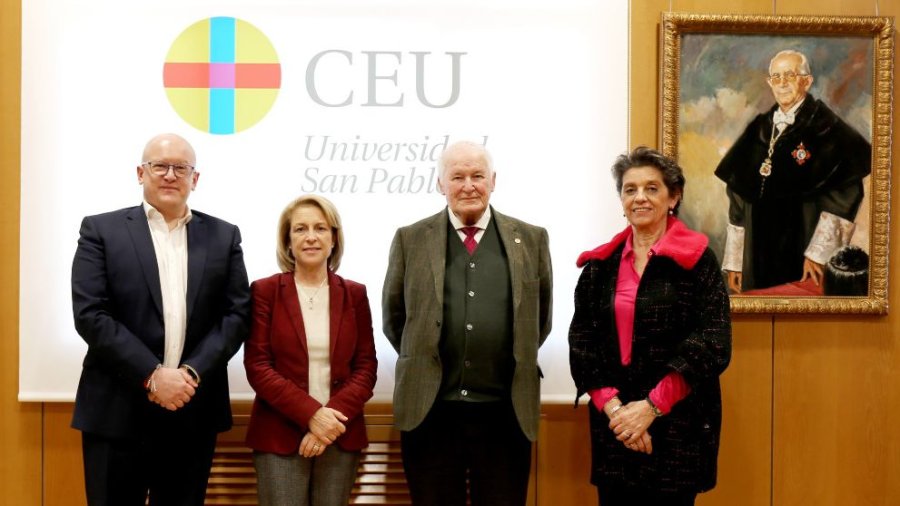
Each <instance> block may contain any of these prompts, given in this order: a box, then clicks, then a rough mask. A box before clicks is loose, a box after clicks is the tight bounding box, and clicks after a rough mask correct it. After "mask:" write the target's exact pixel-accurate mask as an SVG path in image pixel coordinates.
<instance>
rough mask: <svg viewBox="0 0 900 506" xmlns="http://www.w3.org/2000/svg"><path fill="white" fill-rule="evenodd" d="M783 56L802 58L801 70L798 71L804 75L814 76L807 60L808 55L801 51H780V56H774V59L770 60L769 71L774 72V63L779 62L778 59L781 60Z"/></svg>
mask: <svg viewBox="0 0 900 506" xmlns="http://www.w3.org/2000/svg"><path fill="white" fill-rule="evenodd" d="M782 56H797V57H799V58H800V68H799V69H797V70H799V71H800V73H802V74H809V75H812V71H811V70H810V69H809V60H808V59H807V58H806V55H805V54H803V53H801V52H800V51H795V50H793V49H785V50H783V51H779V52H778V54H776V55H775V56H773V57H772V59H771V60H769V71H771V70H772V63H774V62H775V60H777V59H778V58H780V57H782Z"/></svg>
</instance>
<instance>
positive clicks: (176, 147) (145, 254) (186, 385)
mask: <svg viewBox="0 0 900 506" xmlns="http://www.w3.org/2000/svg"><path fill="white" fill-rule="evenodd" d="M195 160H196V158H195V155H194V150H193V148H191V146H190V144H188V143H187V141H185V140H184V139H182V138H181V137H178V136H176V135H172V134H164V135H160V136H157V137H154V138H153V139H151V140H150V142H149V143H148V144H147V146H146V148H145V149H144V154H143V158H142V160H141V164H140V165H139V166H138V167H137V177H138V181H139V183H140V184H141V185H142V186H143V189H144V192H143V193H144V201H143V203H142V204H141V205H139V206H135V207H131V208H126V209H121V210H118V211H113V212H109V213H105V214H100V215H96V216H88V217H86V218H85V219H84V221H83V222H82V225H81V237H80V238H79V240H78V249H77V250H76V252H75V260H74V262H73V265H72V304H73V310H74V315H75V327H76V329H77V330H78V333H79V334H80V335H81V337H82V338H84V340H85V342H86V343H87V345H88V351H87V355H86V356H85V358H84V366H83V370H82V373H81V380H80V382H79V384H78V393H77V395H76V399H75V414H74V418H73V420H72V427H74V428H76V429H78V430H80V431H82V446H83V452H84V471H85V486H86V491H87V500H88V504H89V505H90V506H102V505H108V506H130V505H134V506H138V505H141V506H143V505H144V504H145V502H146V500H147V497H148V494H149V498H150V504H151V505H154V506H157V505H159V506H163V505H164V506H173V505H175V506H178V505H185V506H188V505H191V506H201V505H202V504H203V502H204V497H205V494H206V484H207V480H208V477H209V471H210V466H211V463H212V455H213V451H214V449H215V444H216V434H217V433H218V432H222V431H225V430H228V429H229V428H230V427H231V406H230V401H229V396H228V377H227V371H226V365H227V363H228V359H229V358H231V356H232V355H234V353H235V352H236V351H237V350H238V349H239V348H240V346H241V343H242V342H243V341H244V339H245V338H246V336H247V332H248V322H249V311H250V307H249V306H250V294H249V286H248V284H247V273H246V270H245V268H244V260H243V254H242V252H241V235H240V232H239V230H238V228H237V227H236V226H234V225H231V224H229V223H226V222H224V221H222V220H219V219H217V218H214V217H212V216H209V215H207V214H204V213H200V212H198V211H192V210H190V209H189V208H188V206H187V199H188V196H189V195H190V193H191V192H192V191H193V190H194V188H195V187H196V185H197V181H198V179H199V177H200V174H199V172H197V170H196V169H195V168H194V167H195V164H196V162H195Z"/></svg>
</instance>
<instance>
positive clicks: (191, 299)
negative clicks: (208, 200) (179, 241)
mask: <svg viewBox="0 0 900 506" xmlns="http://www.w3.org/2000/svg"><path fill="white" fill-rule="evenodd" d="M208 242H209V241H208V233H207V227H206V222H205V221H204V220H203V217H202V216H198V215H197V214H194V215H193V216H192V217H191V221H189V222H188V224H187V247H188V275H187V277H188V281H187V300H186V304H187V321H188V322H190V321H191V315H192V314H193V312H194V311H193V310H194V303H195V302H196V301H197V295H198V294H199V293H200V285H201V283H202V282H203V271H204V267H205V266H206V253H207V247H208Z"/></svg>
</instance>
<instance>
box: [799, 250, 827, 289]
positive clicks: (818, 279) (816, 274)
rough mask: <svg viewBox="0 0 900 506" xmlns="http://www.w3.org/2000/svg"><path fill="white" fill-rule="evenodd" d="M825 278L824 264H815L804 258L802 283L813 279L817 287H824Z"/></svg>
mask: <svg viewBox="0 0 900 506" xmlns="http://www.w3.org/2000/svg"><path fill="white" fill-rule="evenodd" d="M824 277H825V270H824V266H823V265H822V264H820V263H816V262H813V261H812V260H810V259H808V258H806V257H804V258H803V277H802V278H800V281H806V280H807V278H811V279H812V280H813V283H815V284H816V286H822V278H824Z"/></svg>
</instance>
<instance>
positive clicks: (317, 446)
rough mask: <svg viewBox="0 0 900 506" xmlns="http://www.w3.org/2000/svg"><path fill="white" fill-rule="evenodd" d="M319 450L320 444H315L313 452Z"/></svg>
mask: <svg viewBox="0 0 900 506" xmlns="http://www.w3.org/2000/svg"><path fill="white" fill-rule="evenodd" d="M318 449H319V443H315V444H314V445H313V451H316V450H318Z"/></svg>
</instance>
